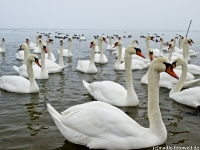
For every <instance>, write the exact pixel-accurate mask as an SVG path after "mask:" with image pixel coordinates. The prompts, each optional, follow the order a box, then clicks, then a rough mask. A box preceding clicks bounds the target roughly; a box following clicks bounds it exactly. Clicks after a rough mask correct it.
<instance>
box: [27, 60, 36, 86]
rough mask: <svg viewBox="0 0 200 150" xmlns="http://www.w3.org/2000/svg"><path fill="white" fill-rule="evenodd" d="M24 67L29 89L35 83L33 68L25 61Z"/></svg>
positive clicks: (29, 62) (28, 61)
mask: <svg viewBox="0 0 200 150" xmlns="http://www.w3.org/2000/svg"><path fill="white" fill-rule="evenodd" d="M26 67H27V73H28V78H29V81H30V89H31V88H32V87H33V86H34V85H35V84H36V85H37V83H36V81H35V77H34V73H33V67H32V62H31V61H30V60H27V62H26Z"/></svg>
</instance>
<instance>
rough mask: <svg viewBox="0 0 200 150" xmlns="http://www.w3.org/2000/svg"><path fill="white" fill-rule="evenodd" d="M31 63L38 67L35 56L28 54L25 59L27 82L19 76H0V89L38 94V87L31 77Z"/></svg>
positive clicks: (32, 76)
mask: <svg viewBox="0 0 200 150" xmlns="http://www.w3.org/2000/svg"><path fill="white" fill-rule="evenodd" d="M32 62H36V63H37V64H38V65H39V63H38V57H37V55H34V54H30V55H29V56H28V58H27V70H28V77H29V80H27V79H26V78H24V77H21V76H2V77H1V78H0V88H1V89H4V90H6V91H8V92H15V93H37V92H39V87H38V85H37V83H36V81H35V78H34V75H33V70H32Z"/></svg>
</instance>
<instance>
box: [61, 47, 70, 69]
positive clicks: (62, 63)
mask: <svg viewBox="0 0 200 150" xmlns="http://www.w3.org/2000/svg"><path fill="white" fill-rule="evenodd" d="M68 51H69V49H68ZM59 65H60V66H61V67H62V66H64V62H63V44H62V45H61V46H60V53H59Z"/></svg>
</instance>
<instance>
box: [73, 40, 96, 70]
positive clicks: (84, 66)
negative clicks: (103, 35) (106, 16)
mask: <svg viewBox="0 0 200 150" xmlns="http://www.w3.org/2000/svg"><path fill="white" fill-rule="evenodd" d="M95 45H96V44H95V41H94V40H92V41H91V46H90V47H92V52H91V56H90V60H79V61H78V65H77V67H76V70H78V71H81V72H83V73H96V72H97V68H96V66H95V64H94V56H95V47H96V46H95Z"/></svg>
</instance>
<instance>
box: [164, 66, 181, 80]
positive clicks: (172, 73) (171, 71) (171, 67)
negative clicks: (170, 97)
mask: <svg viewBox="0 0 200 150" xmlns="http://www.w3.org/2000/svg"><path fill="white" fill-rule="evenodd" d="M165 72H167V73H168V74H169V75H171V76H172V77H174V78H176V79H179V77H178V76H177V75H176V73H175V72H174V70H173V66H168V68H167V69H166V70H165Z"/></svg>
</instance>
